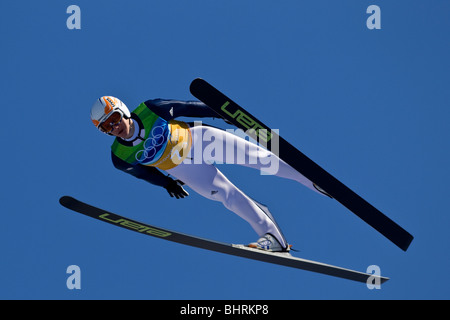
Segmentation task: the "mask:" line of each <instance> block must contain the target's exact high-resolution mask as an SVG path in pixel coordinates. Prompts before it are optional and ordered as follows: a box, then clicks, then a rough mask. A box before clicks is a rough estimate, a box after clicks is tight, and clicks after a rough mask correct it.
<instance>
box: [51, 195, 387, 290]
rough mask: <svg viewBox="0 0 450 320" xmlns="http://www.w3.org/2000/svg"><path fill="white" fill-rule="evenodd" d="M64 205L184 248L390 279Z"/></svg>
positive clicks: (368, 279) (64, 201)
mask: <svg viewBox="0 0 450 320" xmlns="http://www.w3.org/2000/svg"><path fill="white" fill-rule="evenodd" d="M59 202H60V204H61V205H63V206H64V207H66V208H67V209H70V210H72V211H75V212H79V213H81V214H84V215H86V216H89V217H92V218H94V219H97V220H100V221H103V222H106V223H110V224H112V225H115V226H118V227H121V228H124V229H128V230H131V231H134V232H137V233H141V234H144V235H148V236H152V237H156V238H159V239H164V240H168V241H173V242H177V243H181V244H184V245H188V246H192V247H197V248H201V249H206V250H210V251H215V252H221V253H225V254H229V255H233V256H239V257H243V258H247V259H252V260H258V261H263V262H268V263H273V264H277V265H282V266H287V267H292V268H297V269H302V270H307V271H312V272H315V273H321V274H325V275H329V276H334V277H338V278H343V279H348V280H354V281H359V282H364V283H376V284H378V283H379V284H382V283H384V282H386V281H387V280H389V278H386V277H382V276H379V275H375V274H368V273H363V272H358V271H354V270H350V269H345V268H340V267H336V266H333V265H329V264H325V263H320V262H316V261H311V260H306V259H301V258H296V257H293V256H291V255H290V254H289V253H287V252H279V253H276V252H266V251H263V250H259V249H252V248H249V247H246V246H244V245H238V244H228V243H222V242H218V241H213V240H208V239H203V238H199V237H195V236H191V235H187V234H183V233H179V232H175V231H172V230H168V229H163V228H160V227H155V226H152V225H149V224H146V223H142V222H139V221H136V220H132V219H129V218H126V217H123V216H120V215H117V214H115V213H112V212H109V211H105V210H103V209H100V208H97V207H94V206H92V205H89V204H86V203H84V202H81V201H79V200H77V199H75V198H73V197H70V196H63V197H61V198H60V199H59Z"/></svg>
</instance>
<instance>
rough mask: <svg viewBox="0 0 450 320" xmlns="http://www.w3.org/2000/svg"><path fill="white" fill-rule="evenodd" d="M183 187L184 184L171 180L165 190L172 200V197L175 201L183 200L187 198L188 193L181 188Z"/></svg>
mask: <svg viewBox="0 0 450 320" xmlns="http://www.w3.org/2000/svg"><path fill="white" fill-rule="evenodd" d="M183 185H184V183H183V182H182V181H180V180H172V181H171V182H169V184H168V185H167V186H166V190H167V192H168V193H169V195H170V196H171V197H172V198H173V197H175V198H177V199H180V198H184V197H187V196H188V195H189V193H188V192H187V191H186V190H184V188H183V187H182V186H183Z"/></svg>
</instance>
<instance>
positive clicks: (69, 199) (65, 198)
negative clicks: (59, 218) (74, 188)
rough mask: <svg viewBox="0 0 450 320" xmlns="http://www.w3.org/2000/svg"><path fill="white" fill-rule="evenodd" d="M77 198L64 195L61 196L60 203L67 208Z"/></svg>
mask: <svg viewBox="0 0 450 320" xmlns="http://www.w3.org/2000/svg"><path fill="white" fill-rule="evenodd" d="M74 200H75V199H74V198H73V197H71V196H62V197H61V198H59V203H60V204H61V205H62V206H64V207H66V208H67V206H68V205H69V204H70V203H71V202H73V201H74Z"/></svg>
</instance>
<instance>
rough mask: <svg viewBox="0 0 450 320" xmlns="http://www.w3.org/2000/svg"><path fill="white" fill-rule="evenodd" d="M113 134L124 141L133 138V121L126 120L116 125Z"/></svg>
mask: <svg viewBox="0 0 450 320" xmlns="http://www.w3.org/2000/svg"><path fill="white" fill-rule="evenodd" d="M111 134H112V135H113V136H116V137H119V138H122V139H127V138H129V137H131V136H132V135H133V132H131V119H125V118H124V119H122V121H120V123H118V124H115V125H114V126H113V131H111Z"/></svg>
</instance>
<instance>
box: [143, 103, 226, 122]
mask: <svg viewBox="0 0 450 320" xmlns="http://www.w3.org/2000/svg"><path fill="white" fill-rule="evenodd" d="M145 104H146V105H147V107H148V108H149V109H150V110H152V111H153V112H154V113H156V114H157V115H158V116H160V117H161V118H163V119H164V120H167V121H170V120H172V119H175V118H178V117H193V118H220V116H219V115H218V114H217V113H216V112H215V111H214V110H212V109H211V108H209V107H208V106H207V105H205V104H204V103H203V102H199V101H181V100H166V99H154V100H147V101H145Z"/></svg>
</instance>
